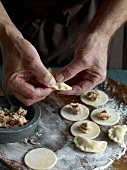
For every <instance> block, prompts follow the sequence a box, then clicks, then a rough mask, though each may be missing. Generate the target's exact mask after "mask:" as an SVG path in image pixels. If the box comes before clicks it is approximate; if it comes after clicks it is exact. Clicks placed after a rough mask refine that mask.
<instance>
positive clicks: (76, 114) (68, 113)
mask: <svg viewBox="0 0 127 170" xmlns="http://www.w3.org/2000/svg"><path fill="white" fill-rule="evenodd" d="M60 114H61V116H62V117H63V118H65V119H67V120H70V121H79V120H84V119H86V118H87V117H88V116H89V109H88V108H87V107H86V106H84V105H82V104H79V103H76V104H75V103H71V104H67V105H65V106H64V107H63V108H62V109H61V110H60Z"/></svg>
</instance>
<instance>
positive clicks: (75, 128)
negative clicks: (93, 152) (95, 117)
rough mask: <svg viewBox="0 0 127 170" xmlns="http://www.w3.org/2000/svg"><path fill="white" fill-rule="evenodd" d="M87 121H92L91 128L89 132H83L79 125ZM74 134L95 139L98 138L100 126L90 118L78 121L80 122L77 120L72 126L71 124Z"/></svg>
mask: <svg viewBox="0 0 127 170" xmlns="http://www.w3.org/2000/svg"><path fill="white" fill-rule="evenodd" d="M86 122H90V123H91V130H90V131H89V133H83V132H82V131H81V130H80V129H79V126H80V125H81V124H82V123H86ZM70 131H71V133H72V135H74V136H81V137H87V138H89V139H94V138H96V137H97V136H98V135H99V134H100V128H99V126H98V125H97V124H96V123H94V122H92V121H89V120H83V121H78V122H75V123H74V124H73V125H72V126H71V129H70Z"/></svg>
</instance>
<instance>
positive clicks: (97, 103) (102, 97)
mask: <svg viewBox="0 0 127 170" xmlns="http://www.w3.org/2000/svg"><path fill="white" fill-rule="evenodd" d="M90 91H95V90H90ZM98 91H99V93H100V99H99V100H96V101H91V100H89V99H88V98H87V93H88V92H89V91H87V92H85V93H83V94H82V95H81V96H80V99H81V101H82V102H83V103H85V104H87V105H90V106H95V107H97V106H101V105H103V104H105V103H106V102H107V101H108V96H107V94H106V93H104V92H103V91H100V90H98Z"/></svg>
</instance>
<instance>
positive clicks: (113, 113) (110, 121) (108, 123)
mask: <svg viewBox="0 0 127 170" xmlns="http://www.w3.org/2000/svg"><path fill="white" fill-rule="evenodd" d="M103 110H104V108H98V109H95V110H93V111H92V112H91V114H90V117H91V119H92V120H93V121H94V122H96V123H97V124H99V125H104V126H112V125H115V124H116V123H118V121H119V119H120V114H119V113H118V112H116V111H115V110H114V109H107V108H105V110H107V111H108V112H109V114H110V115H111V117H110V118H109V119H107V120H102V119H100V118H98V117H97V116H96V114H97V113H100V112H102V111H103Z"/></svg>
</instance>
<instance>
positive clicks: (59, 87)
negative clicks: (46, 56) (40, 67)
mask: <svg viewBox="0 0 127 170" xmlns="http://www.w3.org/2000/svg"><path fill="white" fill-rule="evenodd" d="M48 70H49V72H50V73H51V74H52V75H53V76H54V72H53V70H52V69H51V68H49V69H48ZM52 88H53V89H54V90H72V87H70V86H69V85H67V84H65V83H63V82H61V83H59V82H56V84H55V85H54V86H53V87H52Z"/></svg>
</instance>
